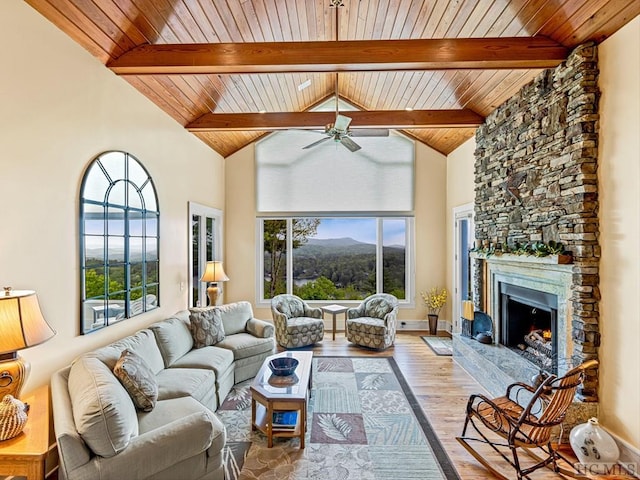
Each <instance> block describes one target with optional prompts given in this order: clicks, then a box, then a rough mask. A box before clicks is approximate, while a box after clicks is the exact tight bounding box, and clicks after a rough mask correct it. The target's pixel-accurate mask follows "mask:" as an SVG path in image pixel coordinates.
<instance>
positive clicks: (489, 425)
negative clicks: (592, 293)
mask: <svg viewBox="0 0 640 480" xmlns="http://www.w3.org/2000/svg"><path fill="white" fill-rule="evenodd" d="M597 365H598V362H597V361H596V360H589V361H586V362H584V363H583V364H582V365H580V366H578V367H575V368H573V369H572V370H570V371H569V372H567V374H566V375H565V376H563V377H561V378H557V377H556V376H555V375H551V376H549V377H547V378H546V379H545V380H544V381H543V382H542V383H541V384H540V385H539V386H538V387H537V388H534V387H531V386H530V385H526V384H524V383H519V382H518V383H514V384H512V385H510V386H509V387H508V388H507V392H506V395H505V396H504V397H499V398H494V399H489V398H487V397H485V396H484V395H479V394H476V395H471V397H469V402H468V403H467V416H466V419H465V422H464V428H463V429H462V436H460V437H457V438H456V439H457V440H458V442H460V443H461V444H462V446H463V447H464V448H465V449H466V450H467V451H468V452H469V453H471V455H473V456H474V458H475V459H476V460H478V461H479V462H480V463H482V464H483V465H484V466H485V467H486V468H487V469H488V470H489V471H491V472H492V473H493V474H494V475H496V476H497V477H498V478H501V479H503V480H510V479H511V478H513V477H505V476H504V475H503V474H502V473H500V471H498V470H497V469H496V468H495V467H494V466H492V465H491V464H490V463H489V460H487V459H486V458H484V457H483V456H482V455H481V454H480V453H479V452H478V451H477V450H475V449H474V448H473V447H472V446H471V445H470V444H469V442H470V441H477V442H482V443H485V444H488V445H490V446H491V447H492V448H493V449H494V450H495V451H496V452H498V453H499V454H500V455H501V456H502V458H504V459H505V460H506V461H507V462H508V463H509V464H510V465H511V466H512V467H513V468H515V470H516V473H517V479H518V480H521V479H523V478H527V479H528V478H529V477H528V476H527V475H529V474H530V473H531V472H533V471H534V470H537V469H539V468H541V467H545V466H550V468H552V470H553V471H554V472H556V473H559V474H561V475H566V476H569V477H572V478H586V477H584V476H583V475H580V474H579V473H578V472H577V471H575V470H567V469H565V468H561V467H560V466H559V465H558V460H559V458H560V456H559V454H558V452H557V451H556V450H555V448H554V447H553V445H552V444H551V431H552V429H553V427H555V426H556V425H560V424H561V423H562V422H563V420H564V417H565V414H566V411H567V408H568V407H569V405H570V404H571V402H572V401H573V397H574V395H575V392H576V389H577V388H578V386H579V385H580V384H581V383H582V381H583V380H584V376H585V370H588V369H591V368H595V367H596V366H597ZM469 425H471V426H472V427H473V428H474V429H475V431H476V432H477V433H478V434H479V435H480V438H478V437H468V436H467V428H468V427H469ZM483 427H484V428H483ZM485 428H486V429H488V430H489V431H491V432H493V433H495V434H497V435H498V436H499V437H501V441H495V440H491V439H490V438H489V437H488V436H487V435H486V434H485V433H488V432H486V431H485V433H483V430H484V429H485ZM501 442H506V443H501ZM499 447H502V448H503V450H504V449H506V448H508V449H509V450H510V451H511V455H512V457H513V460H511V459H510V458H509V457H507V455H505V453H506V450H505V451H501V450H500V449H499ZM519 448H523V449H524V451H525V452H526V453H527V454H528V455H529V456H531V457H532V458H534V459H535V460H536V461H537V463H535V465H532V466H529V467H527V468H524V469H523V468H522V467H521V466H520V459H519V458H518V449H519ZM536 448H537V449H539V451H541V452H543V454H544V456H543V457H542V458H541V457H539V456H538V455H535V454H534V453H533V452H532V449H536Z"/></svg>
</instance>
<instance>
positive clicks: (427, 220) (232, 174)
mask: <svg viewBox="0 0 640 480" xmlns="http://www.w3.org/2000/svg"><path fill="white" fill-rule="evenodd" d="M254 155H255V149H254V146H253V145H250V146H248V147H246V148H244V149H242V150H240V151H239V152H237V153H235V154H233V155H231V156H230V157H228V158H227V159H226V160H225V161H226V169H225V174H226V182H227V183H226V188H227V200H226V205H227V208H226V211H225V226H226V243H225V264H224V265H225V271H226V272H227V274H228V275H229V278H231V280H230V281H229V282H226V283H225V292H226V293H225V301H235V300H249V301H251V302H252V303H253V305H254V309H255V312H254V313H255V314H256V316H258V317H259V318H263V319H265V320H270V319H271V311H270V309H269V308H256V305H255V302H256V286H255V279H256V274H257V271H256V201H255V177H254ZM415 178H416V189H415V190H416V197H415V205H416V207H415V241H416V275H415V277H416V289H417V295H416V297H417V300H416V305H415V308H413V307H412V308H401V309H400V313H399V318H401V319H406V320H418V319H425V318H426V309H425V308H424V306H423V304H422V300H421V299H420V295H419V292H420V290H427V289H428V288H430V287H433V286H438V287H444V286H446V283H445V281H446V256H445V250H446V243H445V242H446V238H445V235H444V230H445V224H446V208H445V207H446V158H445V157H444V156H443V155H442V154H440V153H438V152H436V151H435V150H433V149H431V148H429V147H427V146H425V145H423V144H420V143H416V172H415ZM312 187H313V182H312V181H311V180H310V183H309V188H312ZM234 280H235V281H234ZM442 317H443V319H446V318H447V317H446V314H445V313H443V314H442Z"/></svg>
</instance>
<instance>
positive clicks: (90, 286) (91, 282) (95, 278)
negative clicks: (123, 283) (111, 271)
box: [84, 267, 105, 299]
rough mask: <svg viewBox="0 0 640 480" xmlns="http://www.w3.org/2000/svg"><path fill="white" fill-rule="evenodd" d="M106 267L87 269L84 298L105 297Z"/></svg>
mask: <svg viewBox="0 0 640 480" xmlns="http://www.w3.org/2000/svg"><path fill="white" fill-rule="evenodd" d="M104 286H105V277H104V267H95V268H87V269H86V270H85V272H84V297H85V298H87V299H89V298H96V297H101V296H102V295H104Z"/></svg>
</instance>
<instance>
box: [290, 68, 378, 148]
mask: <svg viewBox="0 0 640 480" xmlns="http://www.w3.org/2000/svg"><path fill="white" fill-rule="evenodd" d="M335 96H336V120H335V122H333V123H329V124H328V125H327V126H326V127H325V128H324V132H321V133H324V134H325V135H327V136H326V137H325V138H321V139H320V140H318V141H316V142H313V143H311V144H309V145H307V146H306V147H302V149H303V150H305V149H308V148H313V147H315V146H316V145H320V144H321V143H324V142H326V141H327V140H333V141H334V142H336V143H341V144H342V145H344V146H345V147H347V149H348V150H349V151H351V152H357V151H358V150H360V149H361V148H362V147H361V146H360V145H358V144H357V143H356V142H354V141H353V140H351V138H350V137H388V136H389V130H388V129H386V128H371V129H359V130H355V131H352V130H350V129H349V125H350V124H351V118H350V117H347V116H345V115H340V112H339V109H338V99H339V97H338V74H337V73H336V94H335Z"/></svg>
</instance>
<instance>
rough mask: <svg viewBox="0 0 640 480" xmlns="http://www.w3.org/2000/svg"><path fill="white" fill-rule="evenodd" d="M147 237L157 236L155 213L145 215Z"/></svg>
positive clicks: (156, 217) (156, 216)
mask: <svg viewBox="0 0 640 480" xmlns="http://www.w3.org/2000/svg"><path fill="white" fill-rule="evenodd" d="M145 235H146V236H147V237H157V236H158V215H157V214H155V213H147V229H146V231H145Z"/></svg>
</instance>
